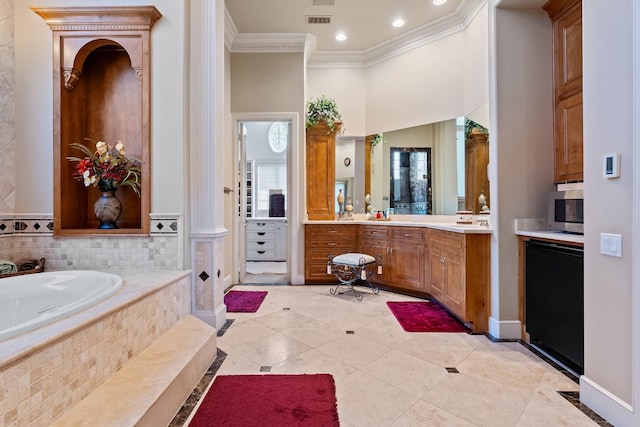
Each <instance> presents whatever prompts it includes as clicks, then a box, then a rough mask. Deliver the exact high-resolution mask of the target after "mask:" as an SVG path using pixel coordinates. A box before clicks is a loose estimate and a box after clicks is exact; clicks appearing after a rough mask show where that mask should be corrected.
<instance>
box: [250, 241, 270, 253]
mask: <svg viewBox="0 0 640 427" xmlns="http://www.w3.org/2000/svg"><path fill="white" fill-rule="evenodd" d="M275 249H276V242H274V241H266V242H265V241H257V242H247V250H254V251H264V250H271V251H273V250H275Z"/></svg>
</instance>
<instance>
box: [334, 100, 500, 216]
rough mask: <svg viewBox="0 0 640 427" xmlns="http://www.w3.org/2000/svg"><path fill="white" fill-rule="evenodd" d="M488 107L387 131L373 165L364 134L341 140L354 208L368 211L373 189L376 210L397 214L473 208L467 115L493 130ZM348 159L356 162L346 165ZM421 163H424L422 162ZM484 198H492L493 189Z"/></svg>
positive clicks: (340, 174)
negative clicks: (469, 203)
mask: <svg viewBox="0 0 640 427" xmlns="http://www.w3.org/2000/svg"><path fill="white" fill-rule="evenodd" d="M488 110H489V106H488V104H486V105H484V106H482V107H481V108H479V109H478V110H476V111H474V112H472V113H470V114H468V115H466V116H465V117H457V118H451V119H449V120H442V121H438V122H434V123H426V124H423V125H419V126H414V127H409V128H403V129H397V130H392V131H387V132H384V134H383V135H384V142H382V143H379V144H378V145H376V146H375V147H373V148H372V149H371V151H370V160H369V163H370V164H369V167H368V168H366V167H365V157H366V156H365V152H364V150H365V145H366V144H365V139H364V138H362V139H338V141H336V181H337V182H339V181H344V180H345V179H347V180H349V184H350V185H349V186H350V188H349V189H348V190H347V194H349V195H351V196H352V198H353V204H354V211H355V212H356V213H362V212H365V208H366V206H365V203H364V197H365V195H366V194H367V191H368V192H369V194H370V196H371V205H372V206H373V208H374V209H375V210H382V211H384V210H385V209H387V208H394V211H395V213H396V214H410V215H429V214H433V215H453V214H455V213H456V211H458V210H464V209H467V208H468V207H467V205H466V204H465V195H466V193H467V189H466V185H467V184H466V183H465V179H466V174H467V170H469V160H470V159H466V158H465V151H468V150H466V148H467V147H466V140H467V137H466V132H467V131H468V129H467V130H466V129H465V118H469V119H471V120H473V121H474V122H477V123H478V124H480V125H482V126H483V127H485V128H487V127H488V122H489V120H488ZM402 153H406V154H402ZM410 153H416V154H414V155H413V157H412V155H411V154H410ZM418 153H420V154H418ZM347 157H349V158H350V160H352V161H351V164H350V166H348V167H345V165H344V159H345V158H347ZM419 159H423V160H419ZM421 161H423V162H424V163H422V164H423V166H417V165H418V163H420V162H421ZM482 161H483V162H484V164H483V165H481V166H480V168H481V169H482V168H484V169H483V170H486V167H487V166H486V163H487V160H486V159H484V160H482ZM412 163H413V164H414V165H415V166H414V167H413V169H412V168H411V167H410V166H411V165H412ZM400 165H404V166H405V168H403V167H402V166H400ZM406 165H409V167H408V168H407V166H406ZM477 168H478V167H477V166H476V169H477ZM367 175H368V176H367ZM365 182H368V183H369V186H368V188H365ZM336 191H337V190H336ZM484 196H486V198H487V200H489V197H488V196H489V194H488V187H487V189H486V191H485V193H484ZM474 197H476V196H474ZM476 213H477V212H476Z"/></svg>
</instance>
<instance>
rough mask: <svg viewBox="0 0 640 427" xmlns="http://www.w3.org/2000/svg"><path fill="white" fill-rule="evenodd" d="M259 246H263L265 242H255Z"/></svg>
mask: <svg viewBox="0 0 640 427" xmlns="http://www.w3.org/2000/svg"><path fill="white" fill-rule="evenodd" d="M256 243H257V244H259V245H264V244H265V243H266V242H256Z"/></svg>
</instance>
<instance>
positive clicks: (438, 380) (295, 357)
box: [217, 285, 597, 427]
mask: <svg viewBox="0 0 640 427" xmlns="http://www.w3.org/2000/svg"><path fill="white" fill-rule="evenodd" d="M234 289H239V290H265V289H266V288H265V287H264V286H244V285H242V286H237V287H235V288H234ZM268 292H269V293H268V295H267V297H266V298H265V300H264V302H263V304H262V306H261V307H260V309H259V310H258V312H256V313H228V314H227V317H228V319H234V322H233V324H231V326H230V327H229V329H228V330H227V331H226V332H225V333H224V334H223V335H222V336H221V337H219V338H218V347H219V349H220V350H222V351H224V352H225V353H227V357H226V359H225V360H224V362H223V363H222V366H221V367H220V370H219V371H218V373H217V375H230V374H255V373H259V372H260V371H261V367H271V370H270V372H271V373H289V374H301V373H325V372H326V373H330V374H332V375H333V377H334V379H335V382H336V394H337V400H338V413H339V416H340V424H341V426H345V427H348V426H363V427H373V426H394V427H395V426H583V425H584V426H590V425H597V424H596V423H595V422H594V421H592V420H591V419H590V418H589V417H587V416H586V415H585V414H584V413H583V412H581V411H580V410H579V409H577V408H576V407H575V406H573V405H572V404H571V403H570V402H568V401H567V400H566V399H564V398H563V397H562V396H561V395H560V394H558V393H557V391H578V385H577V384H576V383H575V382H573V381H571V379H569V378H567V377H566V376H565V375H563V374H562V373H560V372H559V371H557V370H556V369H555V368H554V367H552V366H551V365H549V364H547V363H546V362H545V361H543V360H542V359H540V358H538V357H537V356H536V355H535V354H534V353H532V352H531V351H529V350H528V349H527V348H526V347H524V346H523V345H521V344H519V343H516V342H507V343H494V342H491V341H490V340H488V339H487V338H486V337H485V336H482V335H468V334H465V333H408V332H405V331H403V330H402V328H401V327H400V326H399V324H398V323H397V321H396V320H395V318H394V317H393V315H392V314H391V312H390V311H389V309H388V308H387V305H386V304H385V303H386V301H408V300H413V299H415V298H411V297H407V296H404V295H399V294H394V293H389V292H384V291H381V292H380V294H379V295H373V294H371V293H369V292H367V290H366V289H363V292H364V299H363V301H356V300H355V298H354V297H353V293H351V292H347V293H345V294H342V295H336V296H332V295H330V294H329V286H309V285H307V286H271V287H269V288H268ZM346 331H353V332H354V333H353V334H347V332H346ZM447 367H455V368H457V369H458V371H459V373H448V372H447V370H446V369H445V368H447ZM263 370H264V368H263Z"/></svg>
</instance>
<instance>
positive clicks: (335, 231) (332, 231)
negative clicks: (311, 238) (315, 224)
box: [329, 230, 338, 234]
mask: <svg viewBox="0 0 640 427" xmlns="http://www.w3.org/2000/svg"><path fill="white" fill-rule="evenodd" d="M337 232H338V230H329V234H336V233H337Z"/></svg>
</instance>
